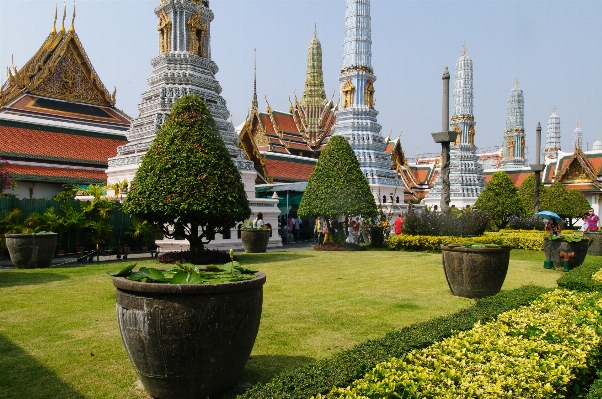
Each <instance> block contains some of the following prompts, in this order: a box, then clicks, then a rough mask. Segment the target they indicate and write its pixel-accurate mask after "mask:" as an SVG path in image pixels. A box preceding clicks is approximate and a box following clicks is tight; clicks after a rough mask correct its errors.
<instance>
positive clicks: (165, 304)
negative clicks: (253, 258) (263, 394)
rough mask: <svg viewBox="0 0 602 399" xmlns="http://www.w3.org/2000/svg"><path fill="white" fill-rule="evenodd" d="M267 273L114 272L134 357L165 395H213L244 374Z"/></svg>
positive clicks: (122, 325)
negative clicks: (246, 276)
mask: <svg viewBox="0 0 602 399" xmlns="http://www.w3.org/2000/svg"><path fill="white" fill-rule="evenodd" d="M265 280H266V277H265V274H264V273H258V274H257V276H256V277H255V278H253V279H252V280H247V281H239V282H232V283H223V284H216V285H210V284H206V285H183V284H182V285H181V284H151V283H139V282H135V281H130V280H127V279H125V278H123V277H114V278H113V284H114V285H115V287H116V288H117V320H118V323H119V330H120V332H121V338H122V339H123V343H124V345H125V349H126V351H127V353H128V356H129V358H130V361H131V362H132V364H133V366H134V369H135V370H136V372H137V373H138V376H139V377H140V380H141V381H142V384H143V385H144V388H145V389H146V390H147V391H148V393H149V394H150V395H151V396H153V397H155V398H159V399H198V398H206V397H208V396H209V397H213V396H215V395H219V394H221V393H223V392H225V391H227V390H228V389H230V388H231V387H232V386H233V385H234V384H235V383H236V382H237V380H238V378H239V376H240V374H241V372H242V370H243V368H244V366H245V364H246V363H247V360H248V359H249V355H250V354H251V350H252V349H253V344H254V343H255V338H256V336H257V331H258V330H259V321H260V319H261V308H262V302H263V284H264V283H265Z"/></svg>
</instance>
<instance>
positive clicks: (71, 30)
mask: <svg viewBox="0 0 602 399" xmlns="http://www.w3.org/2000/svg"><path fill="white" fill-rule="evenodd" d="M74 25H75V0H73V18H71V27H70V28H69V32H71V33H74V32H75V26H74Z"/></svg>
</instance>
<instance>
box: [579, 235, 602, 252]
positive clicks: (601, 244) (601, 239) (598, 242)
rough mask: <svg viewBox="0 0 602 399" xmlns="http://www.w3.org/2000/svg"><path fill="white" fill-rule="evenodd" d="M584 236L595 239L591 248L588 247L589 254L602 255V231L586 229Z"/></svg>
mask: <svg viewBox="0 0 602 399" xmlns="http://www.w3.org/2000/svg"><path fill="white" fill-rule="evenodd" d="M583 236H584V237H585V238H588V239H592V238H593V239H594V241H593V242H592V244H591V245H590V246H589V248H587V254H588V255H594V256H602V231H586V232H585V233H584V234H583Z"/></svg>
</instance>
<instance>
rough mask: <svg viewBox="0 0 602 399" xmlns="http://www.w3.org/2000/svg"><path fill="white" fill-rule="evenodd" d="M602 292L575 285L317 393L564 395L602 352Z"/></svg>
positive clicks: (342, 395)
mask: <svg viewBox="0 0 602 399" xmlns="http://www.w3.org/2000/svg"><path fill="white" fill-rule="evenodd" d="M601 311H602V295H601V294H600V293H583V292H574V291H568V290H561V289H559V290H556V291H553V292H551V293H548V294H545V295H543V296H542V297H541V299H538V300H537V301H535V302H534V303H533V304H531V305H530V306H528V307H523V308H520V309H516V310H512V311H509V312H506V313H503V314H501V315H499V316H498V318H497V320H496V321H493V322H489V323H486V324H480V323H477V324H476V325H475V327H474V328H473V329H472V330H470V331H467V332H460V333H458V334H456V335H454V336H452V337H450V338H446V339H444V340H442V341H440V342H437V343H436V344H434V345H432V346H430V347H428V348H425V349H421V350H414V351H412V352H410V353H409V354H408V355H407V356H403V357H401V358H399V359H397V358H393V359H391V360H390V361H389V362H384V363H381V364H379V365H377V366H376V367H375V368H374V369H373V370H372V371H371V372H369V373H368V374H366V376H365V377H364V378H363V379H361V380H357V381H355V382H354V383H353V384H352V385H350V386H349V387H347V388H335V389H333V390H332V391H331V392H330V393H328V394H327V395H325V396H321V395H318V396H316V397H315V398H316V399H317V398H323V399H324V398H347V399H351V398H362V399H365V398H385V397H387V398H389V397H399V398H402V397H403V398H405V397H407V398H411V397H425V398H439V397H486V398H506V397H539V398H561V397H565V395H566V394H567V393H568V391H569V388H570V386H571V384H572V383H574V382H576V381H579V380H580V378H582V377H584V376H586V375H588V374H589V373H590V372H591V371H592V370H591V369H592V367H593V366H594V365H595V364H596V363H597V361H598V360H599V358H600V352H599V350H598V347H599V345H600V342H602V331H601V330H600V328H599V325H600V323H602V314H601Z"/></svg>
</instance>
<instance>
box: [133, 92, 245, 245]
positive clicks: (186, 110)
mask: <svg viewBox="0 0 602 399" xmlns="http://www.w3.org/2000/svg"><path fill="white" fill-rule="evenodd" d="M123 209H124V211H125V212H127V213H129V214H130V215H133V216H135V217H137V218H139V219H142V220H147V221H148V222H149V223H151V224H153V225H155V226H158V227H159V228H161V230H162V231H163V234H164V235H165V236H167V237H170V238H171V237H174V236H175V235H181V236H184V237H185V238H186V239H187V240H188V242H189V243H190V250H191V251H192V252H201V251H203V250H204V246H205V244H207V243H209V242H210V241H211V239H212V237H213V236H214V234H215V233H222V232H224V231H227V230H229V229H231V228H232V227H234V226H235V225H236V223H237V222H240V221H242V220H245V219H247V218H248V217H249V216H250V215H251V208H250V207H249V200H248V199H247V195H246V193H245V189H244V185H243V183H242V180H241V176H240V173H239V171H238V169H237V168H236V166H235V165H234V162H233V161H232V158H231V157H230V154H229V153H228V150H227V149H226V146H225V145H224V142H223V139H222V137H221V135H220V133H219V130H218V128H217V125H216V123H215V121H214V120H213V117H212V116H211V113H210V112H209V109H208V108H207V106H206V105H205V103H204V102H203V101H202V100H201V99H200V98H199V97H198V96H196V95H187V96H184V97H182V98H180V99H179V100H178V101H177V102H176V103H175V104H174V106H173V109H172V111H171V114H170V116H169V118H167V120H166V121H165V123H164V124H163V126H162V127H161V129H160V130H159V132H158V133H157V137H156V138H155V140H154V141H153V143H152V145H151V147H150V149H149V150H148V152H147V153H146V155H144V157H143V159H142V164H141V165H140V168H139V169H138V171H137V172H136V176H135V177H134V180H133V181H132V184H131V187H130V192H129V194H128V196H127V198H126V199H125V201H124V204H123Z"/></svg>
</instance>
